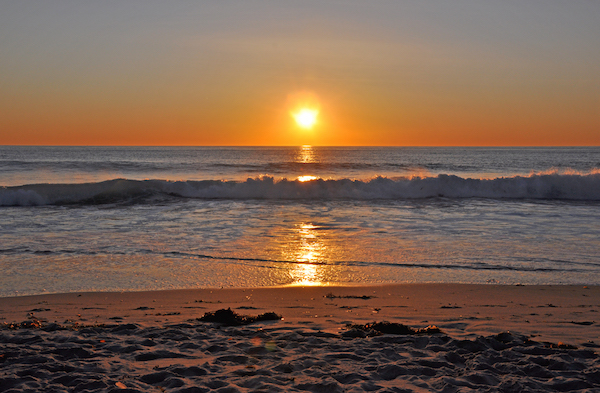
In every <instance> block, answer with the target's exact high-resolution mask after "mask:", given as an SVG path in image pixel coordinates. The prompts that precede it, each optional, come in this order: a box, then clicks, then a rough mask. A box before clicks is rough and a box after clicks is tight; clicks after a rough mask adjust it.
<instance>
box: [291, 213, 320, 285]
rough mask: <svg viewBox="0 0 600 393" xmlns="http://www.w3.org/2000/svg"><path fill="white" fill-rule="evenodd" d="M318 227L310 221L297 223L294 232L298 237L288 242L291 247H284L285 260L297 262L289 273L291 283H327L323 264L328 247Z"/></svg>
mask: <svg viewBox="0 0 600 393" xmlns="http://www.w3.org/2000/svg"><path fill="white" fill-rule="evenodd" d="M317 232H318V227H316V226H314V225H313V224H310V223H301V224H298V225H296V227H295V228H294V231H293V234H294V235H295V237H296V239H293V240H292V241H291V242H290V243H288V245H289V247H288V248H287V249H284V258H285V260H289V261H293V262H297V264H294V265H293V267H292V268H291V270H290V271H289V275H290V277H291V278H292V281H293V282H292V284H291V285H301V286H316V285H325V284H326V283H325V282H324V279H326V278H325V276H326V274H325V271H323V270H325V269H324V265H322V262H323V257H324V254H326V253H327V251H328V250H327V247H326V245H325V243H324V242H323V241H322V239H321V238H320V237H319V234H318V233H317Z"/></svg>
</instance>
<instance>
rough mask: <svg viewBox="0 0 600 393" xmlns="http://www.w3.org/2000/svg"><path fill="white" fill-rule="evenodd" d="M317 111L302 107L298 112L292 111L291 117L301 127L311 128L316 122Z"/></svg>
mask: <svg viewBox="0 0 600 393" xmlns="http://www.w3.org/2000/svg"><path fill="white" fill-rule="evenodd" d="M317 116H319V111H318V110H316V109H310V108H302V109H300V110H299V111H298V112H295V113H292V117H293V118H294V120H296V124H298V125H299V126H300V127H302V128H306V129H311V128H312V127H313V126H314V125H315V124H316V123H317Z"/></svg>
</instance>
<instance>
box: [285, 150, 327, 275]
mask: <svg viewBox="0 0 600 393" xmlns="http://www.w3.org/2000/svg"><path fill="white" fill-rule="evenodd" d="M295 159H296V161H297V162H299V163H303V164H310V163H315V162H317V161H318V160H317V157H316V154H315V151H314V150H313V148H312V146H310V145H303V146H301V147H300V150H299V151H298V154H297V156H296V158H295ZM317 179H318V177H317V176H315V175H312V174H304V175H301V176H298V177H297V180H298V181H301V182H308V181H313V180H317ZM320 229H322V228H319V227H318V226H316V225H313V223H310V222H301V223H298V224H296V225H295V227H294V228H293V231H292V236H293V237H294V238H293V239H289V240H290V241H289V242H286V243H285V246H284V252H283V254H284V255H283V257H284V258H285V260H289V261H293V262H297V264H295V265H294V266H293V267H292V268H291V270H290V271H289V275H290V278H291V279H292V283H291V284H290V285H296V286H318V285H326V284H327V281H328V280H327V278H328V277H329V278H331V277H330V275H331V272H328V271H329V270H330V269H331V266H327V265H326V264H325V262H326V261H327V260H329V259H331V255H329V254H331V251H332V250H331V246H330V245H328V244H327V243H326V240H327V239H326V238H325V237H324V236H322V234H321V233H320Z"/></svg>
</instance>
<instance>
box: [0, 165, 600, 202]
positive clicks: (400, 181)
mask: <svg viewBox="0 0 600 393" xmlns="http://www.w3.org/2000/svg"><path fill="white" fill-rule="evenodd" d="M156 196H159V197H160V196H164V197H176V198H177V197H178V198H197V199H238V200H246V199H267V200H401V199H425V198H490V199H543V200H577V201H600V170H597V169H596V170H594V171H591V172H588V173H578V172H572V173H558V172H556V171H555V172H549V173H534V174H531V175H529V176H513V177H499V178H493V179H472V178H462V177H459V176H455V175H438V176H435V177H418V176H413V177H403V178H396V179H390V178H386V177H376V178H373V179H370V180H352V179H338V180H326V179H314V180H311V181H305V182H302V181H300V180H287V179H282V180H275V179H274V178H273V177H269V176H263V177H258V178H253V179H247V180H246V181H243V182H234V181H223V180H202V181H191V180H189V181H168V180H128V179H114V180H108V181H103V182H97V183H79V184H33V185H24V186H17V187H2V188H0V206H36V205H68V204H102V203H120V202H133V203H135V202H136V201H145V200H148V198H151V197H156Z"/></svg>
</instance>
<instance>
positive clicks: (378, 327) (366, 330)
mask: <svg viewBox="0 0 600 393" xmlns="http://www.w3.org/2000/svg"><path fill="white" fill-rule="evenodd" d="M346 327H347V328H348V331H347V332H346V334H345V336H346V337H353V336H355V337H356V336H376V335H380V334H397V335H425V334H436V333H442V331H441V330H440V329H439V328H438V327H437V326H427V327H425V328H421V329H413V328H411V327H410V326H406V325H403V324H401V323H394V322H372V323H367V324H364V325H352V324H348V325H346Z"/></svg>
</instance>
